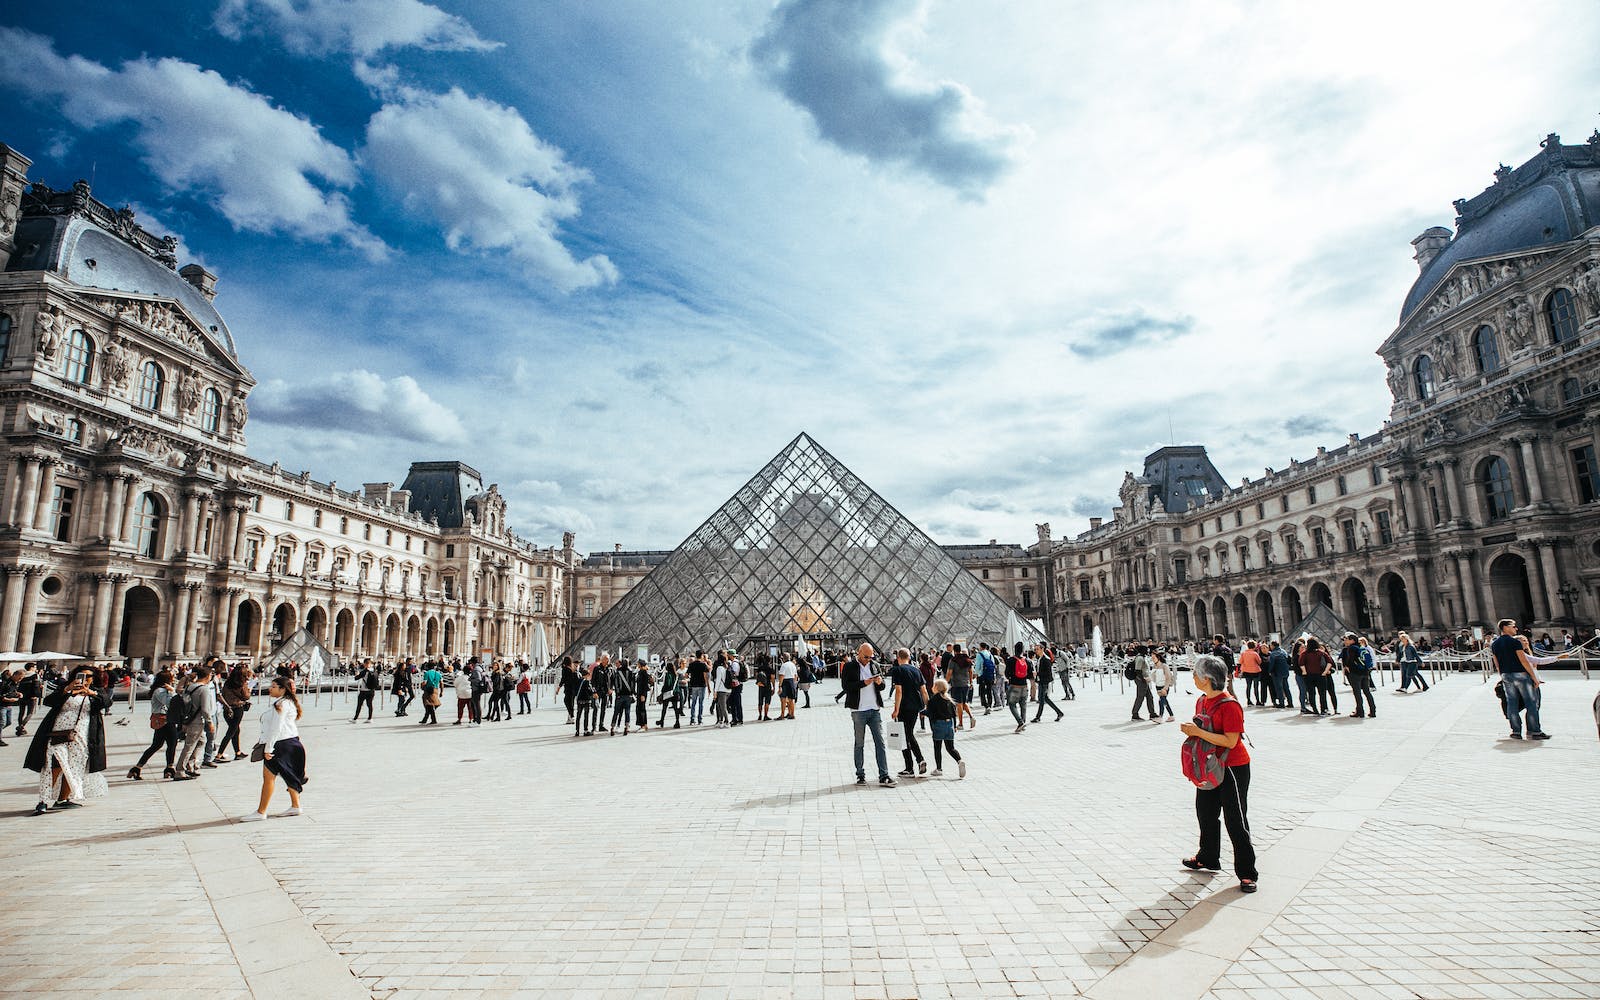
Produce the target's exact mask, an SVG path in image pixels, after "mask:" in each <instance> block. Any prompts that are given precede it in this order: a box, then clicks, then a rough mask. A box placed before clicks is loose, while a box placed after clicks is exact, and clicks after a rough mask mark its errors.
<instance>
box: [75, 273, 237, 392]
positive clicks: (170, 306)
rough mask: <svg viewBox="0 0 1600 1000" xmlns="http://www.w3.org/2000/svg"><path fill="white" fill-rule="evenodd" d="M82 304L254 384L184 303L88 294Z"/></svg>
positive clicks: (132, 296)
mask: <svg viewBox="0 0 1600 1000" xmlns="http://www.w3.org/2000/svg"><path fill="white" fill-rule="evenodd" d="M81 300H82V301H83V302H84V303H85V304H87V305H89V306H91V307H93V308H95V309H98V310H100V311H101V312H102V313H105V314H106V315H108V316H110V317H111V318H112V319H113V320H115V321H116V322H117V323H120V324H122V325H123V326H127V327H131V328H133V329H135V330H140V331H143V332H145V333H148V334H150V335H152V336H155V337H159V338H160V339H162V340H165V341H167V342H168V343H171V344H175V345H177V346H178V347H181V348H183V349H184V350H186V351H188V352H189V353H190V354H193V355H196V356H198V357H200V358H203V359H204V360H205V361H207V362H209V363H210V364H212V365H215V366H217V367H219V368H222V369H224V370H226V371H230V372H233V373H234V374H236V375H238V376H240V377H242V378H244V379H246V380H248V381H252V382H253V381H254V379H252V378H251V377H250V373H249V372H248V371H246V370H245V368H244V366H243V365H241V364H240V363H239V362H238V360H237V359H236V358H234V356H233V355H232V354H230V353H228V351H227V350H226V349H225V348H224V347H223V346H222V344H221V342H220V341H218V340H217V338H216V337H215V336H213V335H212V333H211V331H209V330H208V329H206V328H205V326H204V325H202V324H201V323H200V322H199V321H198V320H197V319H195V317H194V316H193V315H192V314H191V313H190V312H189V310H187V309H185V308H184V307H183V303H181V302H179V301H178V300H176V299H164V298H156V297H153V296H148V295H117V294H92V295H90V294H86V295H83V296H81Z"/></svg>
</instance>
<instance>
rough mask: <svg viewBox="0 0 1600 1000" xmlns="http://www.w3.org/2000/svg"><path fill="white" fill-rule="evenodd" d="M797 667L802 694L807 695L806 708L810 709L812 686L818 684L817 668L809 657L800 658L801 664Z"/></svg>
mask: <svg viewBox="0 0 1600 1000" xmlns="http://www.w3.org/2000/svg"><path fill="white" fill-rule="evenodd" d="M797 667H798V674H799V682H800V693H801V694H803V695H805V698H806V705H805V707H806V708H810V707H811V685H813V684H815V683H816V682H817V668H816V666H814V665H813V664H812V662H811V657H809V656H802V657H799V662H798V664H797Z"/></svg>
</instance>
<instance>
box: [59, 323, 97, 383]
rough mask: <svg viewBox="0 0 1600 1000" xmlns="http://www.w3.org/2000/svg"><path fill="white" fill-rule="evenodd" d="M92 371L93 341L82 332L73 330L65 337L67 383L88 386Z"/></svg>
mask: <svg viewBox="0 0 1600 1000" xmlns="http://www.w3.org/2000/svg"><path fill="white" fill-rule="evenodd" d="M92 371H94V341H93V340H92V339H90V337H89V335H88V334H87V333H84V332H83V331H82V330H74V331H72V332H71V333H69V334H68V335H67V366H66V376H67V381H68V382H76V383H78V384H79V385H88V384H89V373H90V372H92Z"/></svg>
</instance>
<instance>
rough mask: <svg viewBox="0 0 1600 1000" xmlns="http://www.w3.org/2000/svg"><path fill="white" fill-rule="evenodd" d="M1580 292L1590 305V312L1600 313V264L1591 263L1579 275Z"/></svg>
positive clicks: (1577, 282)
mask: <svg viewBox="0 0 1600 1000" xmlns="http://www.w3.org/2000/svg"><path fill="white" fill-rule="evenodd" d="M1574 284H1576V285H1577V286H1578V292H1579V294H1581V295H1582V296H1583V298H1584V300H1585V301H1586V302H1587V303H1588V305H1589V312H1590V313H1591V314H1592V313H1600V264H1590V265H1589V267H1588V269H1587V270H1585V271H1584V272H1583V273H1582V274H1580V275H1578V278H1577V281H1576V282H1574Z"/></svg>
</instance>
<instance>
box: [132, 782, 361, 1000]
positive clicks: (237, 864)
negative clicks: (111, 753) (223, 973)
mask: <svg viewBox="0 0 1600 1000" xmlns="http://www.w3.org/2000/svg"><path fill="white" fill-rule="evenodd" d="M169 787H170V786H167V785H165V784H162V785H158V786H157V788H158V789H159V790H160V793H161V796H162V801H163V803H164V804H165V806H166V808H167V811H168V813H169V814H170V815H172V817H173V820H174V825H175V827H176V832H177V833H178V835H179V837H181V838H182V840H183V845H184V850H185V852H186V853H188V855H189V860H190V863H191V864H192V865H193V866H194V869H195V875H196V876H197V877H198V878H199V880H200V884H201V887H202V889H203V891H204V892H205V894H206V901H207V903H208V904H209V905H210V906H211V911H212V914H213V915H214V916H215V917H216V920H217V928H218V930H220V931H221V932H222V935H223V937H224V939H225V940H226V941H227V943H228V948H229V950H230V951H231V952H232V954H233V959H234V962H235V963H236V964H237V965H238V967H239V973H240V977H241V978H242V979H243V980H244V982H245V985H246V987H247V988H248V989H249V990H250V992H251V994H252V995H254V996H256V997H258V998H261V1000H272V998H276V997H281V996H285V995H290V993H288V992H286V989H287V988H288V987H290V986H291V985H292V986H294V987H296V988H297V989H296V990H295V992H298V991H299V988H309V987H314V989H315V993H316V995H318V996H319V997H324V996H325V997H335V998H337V997H349V998H352V1000H353V998H356V997H362V998H367V1000H370V998H371V995H372V994H371V991H370V990H368V989H367V988H366V987H365V986H364V985H363V984H362V983H361V981H360V980H358V979H357V978H356V976H355V975H354V973H353V972H351V970H350V966H349V963H348V962H347V961H345V959H344V957H343V956H342V955H340V954H339V953H338V952H336V951H335V950H334V949H333V947H332V946H331V945H330V944H328V942H327V940H326V939H325V938H323V937H322V935H321V934H319V933H318V932H317V930H316V927H315V926H314V925H313V924H312V923H311V921H310V919H309V918H308V917H306V915H305V914H304V913H303V912H302V911H301V909H300V907H299V905H298V904H297V903H295V901H294V899H293V897H291V896H290V895H289V893H288V891H287V890H286V889H284V887H283V885H282V883H280V882H279V881H278V879H277V877H276V876H274V875H273V874H272V872H271V870H270V869H268V868H267V865H266V863H265V862H264V861H262V860H261V858H260V857H259V856H258V855H257V854H256V853H255V851H254V850H252V849H251V847H250V845H249V844H248V843H246V842H245V841H244V840H243V839H242V838H241V837H240V831H239V829H238V826H237V824H232V823H228V824H226V825H222V826H211V825H208V826H206V827H205V828H204V830H202V831H189V830H186V829H185V827H186V826H191V825H193V824H195V822H196V821H197V820H198V821H201V822H207V821H215V820H227V819H229V818H230V817H229V814H228V813H227V811H226V810H225V809H224V807H223V806H222V805H221V804H220V803H218V802H217V800H216V799H215V797H213V795H212V794H211V789H210V788H207V787H205V786H201V787H199V788H195V787H194V786H192V785H191V786H188V787H186V788H182V789H177V788H172V789H171V791H173V792H174V793H177V794H180V795H185V799H186V801H182V802H180V803H174V801H173V799H172V798H171V797H170V796H169V795H168V790H169ZM195 793H203V795H204V798H203V799H199V798H196V794H195ZM180 814H181V815H182V816H183V817H184V818H182V819H180Z"/></svg>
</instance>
